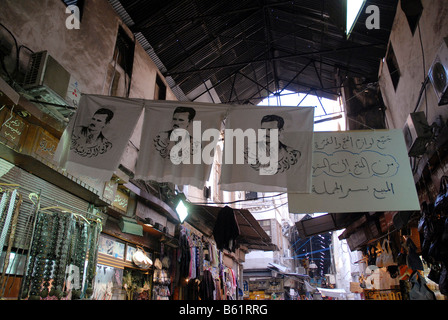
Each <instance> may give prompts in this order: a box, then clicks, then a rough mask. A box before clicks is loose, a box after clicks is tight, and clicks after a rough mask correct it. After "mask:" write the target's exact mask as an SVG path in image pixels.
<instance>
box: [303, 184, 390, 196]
mask: <svg viewBox="0 0 448 320" xmlns="http://www.w3.org/2000/svg"><path fill="white" fill-rule="evenodd" d="M327 184H329V185H327ZM311 191H312V192H313V193H315V194H318V195H323V194H325V195H330V196H335V197H337V198H338V199H345V198H347V197H348V196H349V195H353V196H355V195H356V194H357V193H359V192H362V193H364V194H370V195H372V196H373V197H375V198H376V199H379V200H381V199H386V198H387V197H388V196H391V195H394V194H395V190H394V184H393V183H392V182H389V181H386V182H385V184H384V185H376V186H375V187H372V186H371V185H367V186H366V185H364V186H357V187H354V186H346V185H345V184H343V183H340V182H337V181H334V182H333V183H328V182H326V181H325V180H324V181H323V182H322V183H321V185H320V186H316V185H315V184H313V186H312V189H311Z"/></svg>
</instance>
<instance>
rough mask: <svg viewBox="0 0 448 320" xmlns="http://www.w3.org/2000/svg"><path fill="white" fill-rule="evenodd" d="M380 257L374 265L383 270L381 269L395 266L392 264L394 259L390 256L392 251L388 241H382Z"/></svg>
mask: <svg viewBox="0 0 448 320" xmlns="http://www.w3.org/2000/svg"><path fill="white" fill-rule="evenodd" d="M381 250H382V251H381V255H380V256H379V257H378V258H377V263H376V265H377V266H378V267H379V268H383V267H389V266H391V265H394V264H396V263H395V262H394V257H393V254H392V251H391V249H390V243H389V240H384V241H383V244H382V245H381Z"/></svg>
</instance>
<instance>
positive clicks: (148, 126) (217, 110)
mask: <svg viewBox="0 0 448 320" xmlns="http://www.w3.org/2000/svg"><path fill="white" fill-rule="evenodd" d="M228 108H229V106H224V105H213V104H206V103H189V102H178V101H145V116H144V126H143V130H142V139H141V144H140V151H139V155H138V159H137V165H136V169H135V178H137V179H142V180H153V181H158V182H171V183H174V184H177V185H192V186H195V187H198V188H200V189H202V188H203V187H204V185H205V182H206V181H207V180H208V178H209V175H210V170H211V166H212V164H213V157H214V152H215V147H216V144H217V143H218V140H219V138H220V128H221V124H222V121H223V119H224V117H225V115H226V113H227V110H228Z"/></svg>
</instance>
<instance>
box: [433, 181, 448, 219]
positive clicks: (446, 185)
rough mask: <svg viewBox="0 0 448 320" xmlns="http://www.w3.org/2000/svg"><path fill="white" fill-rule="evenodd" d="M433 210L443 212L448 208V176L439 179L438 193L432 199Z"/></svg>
mask: <svg viewBox="0 0 448 320" xmlns="http://www.w3.org/2000/svg"><path fill="white" fill-rule="evenodd" d="M434 210H435V211H436V212H438V213H445V212H447V210H448V176H442V178H441V179H440V187H439V193H438V195H437V197H436V200H435V201H434Z"/></svg>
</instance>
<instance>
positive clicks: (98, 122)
mask: <svg viewBox="0 0 448 320" xmlns="http://www.w3.org/2000/svg"><path fill="white" fill-rule="evenodd" d="M113 117H114V113H113V111H112V110H110V109H107V108H100V109H98V110H97V111H95V113H94V114H93V116H92V118H91V119H90V123H89V124H87V125H84V126H79V127H77V128H75V129H74V131H73V134H72V138H71V144H70V149H71V150H73V151H74V152H75V153H77V154H78V155H80V156H82V157H88V158H91V157H96V156H98V155H100V154H104V153H106V152H107V151H108V150H109V149H111V148H112V143H111V142H110V141H109V140H108V139H107V138H106V137H105V136H104V134H103V130H104V129H105V127H106V126H107V125H108V124H109V123H110V121H111V120H112V118H113Z"/></svg>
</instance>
